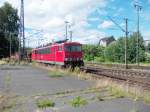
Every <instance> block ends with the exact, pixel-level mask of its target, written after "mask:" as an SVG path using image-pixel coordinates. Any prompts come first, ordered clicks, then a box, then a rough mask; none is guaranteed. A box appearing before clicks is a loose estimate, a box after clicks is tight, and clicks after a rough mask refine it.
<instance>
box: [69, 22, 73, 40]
mask: <svg viewBox="0 0 150 112" xmlns="http://www.w3.org/2000/svg"><path fill="white" fill-rule="evenodd" d="M69 33H70V42H72V29H71V25H69Z"/></svg>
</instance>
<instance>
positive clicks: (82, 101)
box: [70, 96, 88, 107]
mask: <svg viewBox="0 0 150 112" xmlns="http://www.w3.org/2000/svg"><path fill="white" fill-rule="evenodd" d="M87 103H88V102H87V101H86V100H85V99H83V98H81V97H80V96H77V97H76V98H74V99H73V100H71V101H70V104H71V106H72V107H80V106H84V105H86V104H87Z"/></svg>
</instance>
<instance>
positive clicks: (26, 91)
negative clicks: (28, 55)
mask: <svg viewBox="0 0 150 112" xmlns="http://www.w3.org/2000/svg"><path fill="white" fill-rule="evenodd" d="M48 68H50V69H48ZM52 69H53V67H52V68H51V67H46V68H44V67H39V66H33V65H6V64H3V65H0V112H150V95H147V96H145V100H141V99H140V98H138V95H135V96H134V95H133V96H132V97H130V96H128V95H126V93H124V92H123V91H121V90H119V89H117V88H115V87H112V86H108V85H107V86H106V85H105V83H106V82H107V83H109V82H108V81H106V82H105V83H104V82H101V80H99V81H98V80H92V79H91V80H90V79H86V78H85V79H84V78H83V77H82V78H81V77H80V76H78V75H71V73H70V72H62V71H61V70H59V68H58V69H57V68H54V69H53V70H52ZM74 74H79V73H78V72H76V73H74ZM141 93H142V91H141ZM137 94H138V93H137Z"/></svg>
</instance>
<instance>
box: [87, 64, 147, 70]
mask: <svg viewBox="0 0 150 112" xmlns="http://www.w3.org/2000/svg"><path fill="white" fill-rule="evenodd" d="M86 65H88V66H92V65H94V66H101V67H105V68H106V67H107V68H120V69H123V68H125V65H124V64H103V63H95V62H86ZM128 69H136V70H148V71H149V72H150V66H145V65H140V66H137V65H133V64H128Z"/></svg>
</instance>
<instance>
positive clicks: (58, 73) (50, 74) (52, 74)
mask: <svg viewBox="0 0 150 112" xmlns="http://www.w3.org/2000/svg"><path fill="white" fill-rule="evenodd" d="M48 76H49V77H52V78H55V77H63V76H64V73H62V72H59V71H53V72H52V71H51V72H49V74H48Z"/></svg>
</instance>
